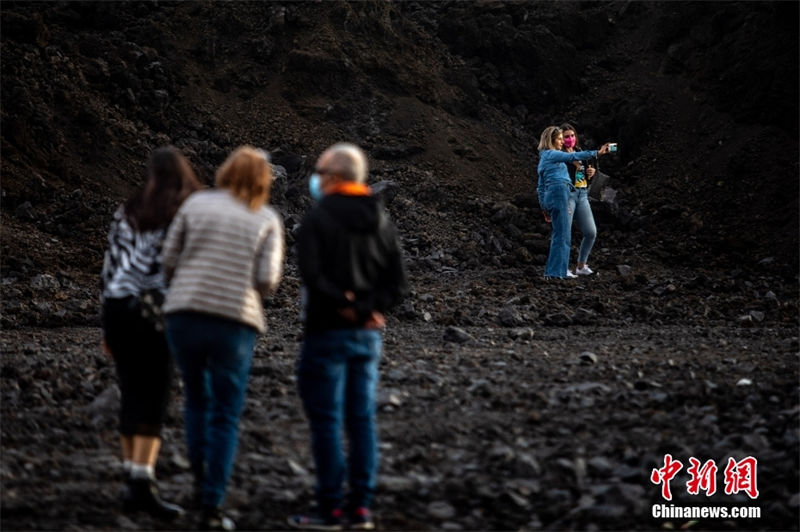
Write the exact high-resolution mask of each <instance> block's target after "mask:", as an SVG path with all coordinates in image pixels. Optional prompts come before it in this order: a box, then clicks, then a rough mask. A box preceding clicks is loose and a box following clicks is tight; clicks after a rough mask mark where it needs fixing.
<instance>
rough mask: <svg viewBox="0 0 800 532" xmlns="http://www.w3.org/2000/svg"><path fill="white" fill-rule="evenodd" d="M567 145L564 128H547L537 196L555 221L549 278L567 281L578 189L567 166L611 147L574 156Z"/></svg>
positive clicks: (541, 141)
mask: <svg viewBox="0 0 800 532" xmlns="http://www.w3.org/2000/svg"><path fill="white" fill-rule="evenodd" d="M563 145H564V137H563V134H562V131H561V128H559V127H556V126H549V127H547V128H546V129H545V130H544V131H543V132H542V135H541V137H540V139H539V148H538V149H539V166H538V174H539V182H538V186H537V188H536V192H537V195H538V196H539V205H541V207H542V210H543V211H544V213H545V217H546V218H549V219H550V220H552V224H553V234H552V236H551V238H550V254H549V256H548V257H547V265H546V266H545V270H544V276H545V277H546V278H559V279H565V278H566V277H567V270H568V268H569V251H570V230H571V227H572V216H571V212H570V209H569V199H570V194H571V193H572V191H573V190H574V189H575V187H574V186H573V185H572V180H571V179H570V177H569V172H568V170H567V165H566V164H565V163H570V162H573V161H580V160H585V159H590V158H592V157H597V156H599V155H605V154H606V153H608V143H606V144H603V146H601V147H600V149H599V150H590V151H577V152H572V153H566V152H563V151H561V148H562V147H563Z"/></svg>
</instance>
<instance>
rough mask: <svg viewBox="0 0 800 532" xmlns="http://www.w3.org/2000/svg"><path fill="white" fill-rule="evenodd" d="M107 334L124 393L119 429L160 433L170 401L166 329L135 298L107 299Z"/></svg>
mask: <svg viewBox="0 0 800 532" xmlns="http://www.w3.org/2000/svg"><path fill="white" fill-rule="evenodd" d="M103 322H104V331H103V334H104V337H105V340H106V344H107V345H108V347H109V349H110V350H111V353H112V354H113V355H114V363H115V364H116V366H117V377H118V379H119V389H120V392H121V395H122V407H121V408H120V416H119V418H120V420H119V432H120V434H122V435H123V436H133V435H141V436H156V437H158V436H160V435H161V426H162V424H163V422H164V415H165V413H166V410H167V404H168V402H169V393H170V385H171V381H172V371H173V370H172V357H171V356H170V353H169V348H168V347H167V340H166V338H165V337H164V333H163V332H158V331H156V330H155V328H154V327H153V326H152V325H151V324H150V323H149V322H147V321H146V320H145V319H143V318H142V317H141V316H140V315H139V311H138V309H137V308H136V302H135V300H134V298H130V297H128V298H123V299H106V300H105V304H104V305H103Z"/></svg>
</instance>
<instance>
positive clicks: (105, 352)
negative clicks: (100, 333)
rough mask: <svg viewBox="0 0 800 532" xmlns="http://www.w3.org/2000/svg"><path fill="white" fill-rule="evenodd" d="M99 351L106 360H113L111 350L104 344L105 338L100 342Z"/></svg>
mask: <svg viewBox="0 0 800 532" xmlns="http://www.w3.org/2000/svg"><path fill="white" fill-rule="evenodd" d="M100 350H101V351H102V352H103V353H104V354H105V355H106V356H107V357H108V358H111V359H113V358H114V353H112V352H111V349H109V347H108V344H107V343H106V339H105V338H103V339H102V340H100Z"/></svg>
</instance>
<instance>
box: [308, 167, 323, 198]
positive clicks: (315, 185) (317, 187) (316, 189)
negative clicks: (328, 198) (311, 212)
mask: <svg viewBox="0 0 800 532" xmlns="http://www.w3.org/2000/svg"><path fill="white" fill-rule="evenodd" d="M308 193H309V194H311V198H312V199H314V200H316V201H319V200H321V199H322V196H323V194H322V178H321V177H320V176H319V174H317V173H313V174H311V177H309V178H308Z"/></svg>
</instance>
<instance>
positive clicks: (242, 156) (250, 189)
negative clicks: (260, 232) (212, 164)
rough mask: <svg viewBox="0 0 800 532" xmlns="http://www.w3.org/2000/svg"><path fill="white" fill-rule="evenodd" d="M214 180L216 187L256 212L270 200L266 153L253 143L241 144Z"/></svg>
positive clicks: (270, 183)
mask: <svg viewBox="0 0 800 532" xmlns="http://www.w3.org/2000/svg"><path fill="white" fill-rule="evenodd" d="M215 183H216V185H217V187H219V188H225V189H228V190H229V191H230V193H231V194H233V196H234V197H235V198H238V199H240V200H242V201H243V202H244V203H245V204H246V205H247V207H248V208H249V209H250V210H251V211H255V210H256V209H258V208H259V207H261V206H262V205H264V204H265V203H266V202H268V201H269V191H270V188H271V187H272V166H271V165H270V164H269V156H268V155H267V153H266V152H264V151H263V150H259V149H256V148H253V147H252V146H240V147H239V148H236V149H235V150H234V151H233V153H231V154H230V155H229V156H228V158H227V159H225V162H224V163H222V166H220V167H219V169H218V170H217V174H216V180H215Z"/></svg>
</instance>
